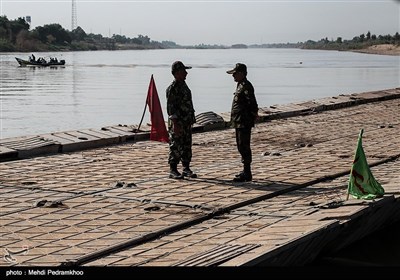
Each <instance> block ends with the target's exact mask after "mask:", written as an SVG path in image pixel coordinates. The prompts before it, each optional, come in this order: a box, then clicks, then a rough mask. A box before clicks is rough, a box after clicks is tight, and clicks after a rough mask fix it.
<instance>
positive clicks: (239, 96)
mask: <svg viewBox="0 0 400 280" xmlns="http://www.w3.org/2000/svg"><path fill="white" fill-rule="evenodd" d="M233 95H234V96H233V102H232V110H231V126H232V127H234V128H243V127H253V126H254V123H255V120H256V117H257V114H258V104H257V101H256V97H255V95H254V88H253V85H252V84H251V83H250V82H249V81H248V80H247V79H245V80H244V81H242V82H240V83H238V84H237V87H236V91H235V93H234V94H233Z"/></svg>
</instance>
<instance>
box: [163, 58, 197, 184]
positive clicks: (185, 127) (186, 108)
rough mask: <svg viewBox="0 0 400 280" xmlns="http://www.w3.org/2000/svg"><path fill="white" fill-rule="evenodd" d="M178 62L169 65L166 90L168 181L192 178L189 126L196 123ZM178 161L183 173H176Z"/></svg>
mask: <svg viewBox="0 0 400 280" xmlns="http://www.w3.org/2000/svg"><path fill="white" fill-rule="evenodd" d="M190 68H192V67H188V66H185V65H184V64H183V63H182V62H181V61H175V62H174V63H173V64H172V67H171V72H172V75H173V76H174V81H173V82H172V83H171V85H169V87H168V88H167V112H168V134H169V154H168V163H169V166H170V173H169V178H173V179H182V178H183V177H184V176H187V177H191V178H195V177H197V176H196V174H195V173H193V172H192V170H191V169H190V161H191V159H192V126H193V124H194V123H195V122H196V119H195V115H194V109H193V102H192V93H191V91H190V89H189V87H188V86H187V84H186V82H185V79H186V76H187V72H186V69H190ZM180 161H182V165H183V172H182V174H181V173H180V172H179V171H178V169H177V166H178V163H179V162H180Z"/></svg>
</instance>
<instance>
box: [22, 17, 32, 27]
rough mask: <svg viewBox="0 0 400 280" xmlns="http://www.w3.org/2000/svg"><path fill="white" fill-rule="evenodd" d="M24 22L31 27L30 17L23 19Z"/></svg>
mask: <svg viewBox="0 0 400 280" xmlns="http://www.w3.org/2000/svg"><path fill="white" fill-rule="evenodd" d="M24 20H25V21H26V22H27V23H29V25H31V16H26V17H24Z"/></svg>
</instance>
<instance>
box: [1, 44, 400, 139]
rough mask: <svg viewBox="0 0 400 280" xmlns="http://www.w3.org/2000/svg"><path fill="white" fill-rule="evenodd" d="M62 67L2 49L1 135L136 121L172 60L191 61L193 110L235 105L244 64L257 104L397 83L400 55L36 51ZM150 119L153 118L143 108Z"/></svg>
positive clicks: (167, 76) (166, 77) (163, 82)
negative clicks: (24, 62) (25, 62)
mask: <svg viewBox="0 0 400 280" xmlns="http://www.w3.org/2000/svg"><path fill="white" fill-rule="evenodd" d="M35 55H36V57H37V58H38V57H40V56H42V57H49V56H53V57H54V56H56V57H57V58H58V59H65V60H66V65H65V66H64V67H57V68H40V67H39V68H38V67H36V68H32V67H19V66H18V63H17V61H16V60H15V57H21V58H25V59H26V58H28V56H29V54H28V53H0V67H1V69H0V75H1V81H0V98H1V99H0V102H1V103H0V106H1V107H0V117H1V123H0V138H8V137H15V136H24V135H37V134H42V133H49V132H55V131H67V130H76V129H83V128H101V127H103V126H107V125H115V124H128V125H130V124H138V123H139V121H140V119H141V116H142V114H143V109H144V106H145V100H146V96H147V88H148V85H149V82H150V77H151V75H154V79H155V82H156V86H157V89H158V94H159V97H160V101H161V104H162V107H163V111H164V116H165V115H166V109H165V102H166V100H165V89H166V88H167V86H168V85H169V84H170V83H171V81H172V79H173V77H172V75H171V73H170V65H171V63H172V62H173V61H175V60H182V61H183V62H184V63H185V64H187V65H190V66H193V69H190V70H189V71H188V72H189V75H188V77H187V80H186V81H187V83H188V85H189V87H190V88H191V90H192V94H193V101H194V106H195V110H196V114H199V113H202V112H206V111H214V112H216V113H221V112H228V111H230V105H231V102H232V93H233V92H234V90H235V83H234V81H233V78H232V76H231V75H228V74H226V70H228V69H231V68H232V67H233V66H234V64H235V63H236V62H243V63H246V64H247V66H248V72H249V74H248V78H249V80H250V81H251V82H252V83H253V85H254V87H255V90H256V96H257V100H258V103H259V106H260V107H268V106H270V105H276V104H285V103H292V102H296V101H306V100H312V99H318V98H323V97H329V96H337V95H339V94H349V93H356V92H363V91H371V90H381V89H388V88H394V87H398V86H399V85H400V78H399V77H400V70H399V69H400V67H399V65H400V57H398V56H383V55H368V54H360V53H351V52H337V51H316V50H299V49H240V50H234V49H232V50H231V49H229V50H139V51H138V50H132V51H94V52H63V53H54V52H51V53H50V52H49V53H35ZM144 121H145V122H149V114H148V113H146V116H145V119H144Z"/></svg>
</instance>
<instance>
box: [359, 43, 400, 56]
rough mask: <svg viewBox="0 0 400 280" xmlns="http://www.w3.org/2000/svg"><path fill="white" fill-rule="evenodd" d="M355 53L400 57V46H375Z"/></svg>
mask: <svg viewBox="0 0 400 280" xmlns="http://www.w3.org/2000/svg"><path fill="white" fill-rule="evenodd" d="M354 52H360V53H369V54H381V55H400V46H396V45H392V44H381V45H373V46H370V47H368V48H365V49H361V50H354Z"/></svg>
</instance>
